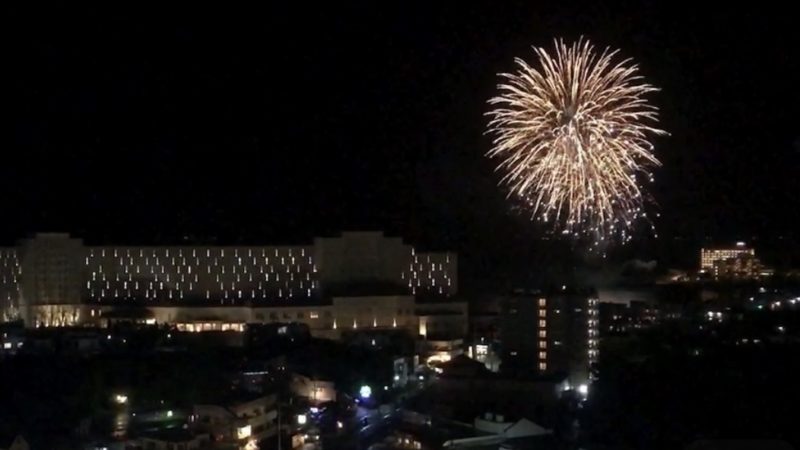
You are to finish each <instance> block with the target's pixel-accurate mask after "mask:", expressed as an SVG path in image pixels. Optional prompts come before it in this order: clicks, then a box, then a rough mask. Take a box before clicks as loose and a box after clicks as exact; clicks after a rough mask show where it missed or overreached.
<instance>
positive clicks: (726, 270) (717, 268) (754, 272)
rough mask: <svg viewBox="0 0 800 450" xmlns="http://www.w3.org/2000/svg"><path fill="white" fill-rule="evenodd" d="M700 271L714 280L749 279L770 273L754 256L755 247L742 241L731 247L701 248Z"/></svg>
mask: <svg viewBox="0 0 800 450" xmlns="http://www.w3.org/2000/svg"><path fill="white" fill-rule="evenodd" d="M700 272H701V273H705V274H708V275H709V276H711V277H712V278H713V279H714V280H749V279H757V278H761V277H766V276H770V275H772V270H771V269H769V268H767V267H764V265H763V264H761V261H760V260H759V259H758V258H757V257H756V252H755V249H753V248H750V247H747V245H746V244H745V243H744V242H737V243H736V245H735V246H733V247H715V248H702V249H701V250H700Z"/></svg>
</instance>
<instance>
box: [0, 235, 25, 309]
mask: <svg viewBox="0 0 800 450" xmlns="http://www.w3.org/2000/svg"><path fill="white" fill-rule="evenodd" d="M21 274H22V266H20V263H19V258H18V255H17V249H16V248H14V247H5V248H0V321H3V322H9V321H12V320H17V319H20V318H21V313H20V303H19V300H20V294H21V293H20V288H21V287H20V276H21Z"/></svg>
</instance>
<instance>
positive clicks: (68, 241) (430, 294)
mask: <svg viewBox="0 0 800 450" xmlns="http://www.w3.org/2000/svg"><path fill="white" fill-rule="evenodd" d="M457 289H458V259H457V255H456V254H455V253H452V252H418V251H416V249H414V247H412V246H410V245H408V244H406V243H404V242H403V241H402V239H401V238H398V237H387V236H385V235H384V234H383V233H381V232H345V233H342V234H341V235H339V236H334V237H319V238H315V239H314V240H313V241H312V242H310V243H309V244H307V245H297V246H272V245H266V246H202V245H199V246H198V245H192V246H169V247H165V246H157V247H156V246H146V247H141V246H122V245H118V246H86V245H84V243H83V241H82V240H80V239H77V238H73V237H71V236H69V235H67V234H62V233H40V234H36V235H35V236H33V237H32V238H30V239H25V240H22V241H20V242H19V243H18V245H16V246H15V247H5V248H0V308H1V310H2V316H0V319H3V320H5V321H10V320H18V319H22V320H24V322H25V324H26V326H29V327H51V326H74V325H83V324H98V325H103V324H107V323H108V322H109V321H110V320H114V319H117V318H119V317H121V316H125V315H126V314H127V313H130V312H131V311H136V314H137V317H138V319H139V320H143V321H145V322H147V323H157V324H172V325H175V326H177V327H178V328H180V329H182V330H186V331H206V330H243V329H244V326H245V325H246V324H249V323H275V322H300V323H306V324H308V326H309V328H310V329H311V330H312V332H313V333H315V334H317V335H334V336H335V335H337V334H338V333H340V332H341V330H343V329H354V328H355V329H358V328H359V327H361V328H376V329H380V328H397V327H403V328H407V329H409V330H411V331H413V332H414V333H418V332H419V329H420V325H419V324H420V321H422V322H423V323H425V324H426V326H425V327H424V328H425V330H423V331H425V333H427V332H428V330H431V327H432V326H433V327H434V329H433V331H434V332H441V333H446V334H450V333H453V334H459V331H461V333H462V334H463V333H465V332H466V304H464V303H461V302H457V301H452V299H453V297H454V296H455V295H456V293H457ZM423 299H434V300H436V301H435V303H433V304H429V303H426V302H424V301H423ZM426 305H428V306H426ZM431 316H437V317H431ZM437 325H438V326H439V327H440V330H436V329H435V327H436V326H437ZM425 333H423V334H425Z"/></svg>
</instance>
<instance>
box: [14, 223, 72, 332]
mask: <svg viewBox="0 0 800 450" xmlns="http://www.w3.org/2000/svg"><path fill="white" fill-rule="evenodd" d="M18 252H19V257H20V266H21V274H20V281H21V293H20V301H19V303H20V311H21V316H22V318H23V320H25V323H26V324H35V325H40V324H41V325H51V324H52V325H74V324H75V323H77V322H78V321H79V320H80V312H81V308H80V307H78V306H67V305H81V304H82V302H83V295H82V290H81V279H82V274H81V265H80V260H81V255H82V254H83V243H82V242H81V240H80V239H73V238H70V237H69V235H66V234H61V233H41V234H38V235H36V237H35V238H34V239H26V240H23V241H22V242H21V244H20V246H19V250H18ZM44 305H47V306H51V307H44V308H40V306H44ZM76 315H77V316H76Z"/></svg>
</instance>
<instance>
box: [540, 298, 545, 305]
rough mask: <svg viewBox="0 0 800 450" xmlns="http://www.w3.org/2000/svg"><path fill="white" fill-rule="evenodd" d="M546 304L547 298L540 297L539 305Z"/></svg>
mask: <svg viewBox="0 0 800 450" xmlns="http://www.w3.org/2000/svg"><path fill="white" fill-rule="evenodd" d="M546 305H547V300H545V299H543V298H540V299H539V306H546Z"/></svg>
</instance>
